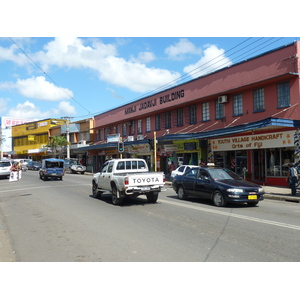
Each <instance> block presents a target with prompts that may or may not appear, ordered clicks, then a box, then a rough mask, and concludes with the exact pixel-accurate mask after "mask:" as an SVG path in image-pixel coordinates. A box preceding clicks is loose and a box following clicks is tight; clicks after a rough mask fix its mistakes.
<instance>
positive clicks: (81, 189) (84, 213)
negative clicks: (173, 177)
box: [0, 171, 300, 262]
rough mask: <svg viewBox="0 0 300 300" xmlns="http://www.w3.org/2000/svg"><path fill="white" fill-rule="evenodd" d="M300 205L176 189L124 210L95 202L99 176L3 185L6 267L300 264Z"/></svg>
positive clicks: (106, 198)
mask: <svg viewBox="0 0 300 300" xmlns="http://www.w3.org/2000/svg"><path fill="white" fill-rule="evenodd" d="M299 216H300V207H299V204H298V203H289V202H281V201H272V200H265V201H263V202H262V203H260V205H259V206H258V207H248V206H247V205H230V206H228V207H224V208H217V207H214V206H213V205H212V204H211V203H210V202H208V201H199V200H197V199H189V200H188V201H181V200H179V199H178V198H177V196H176V194H175V193H174V192H173V190H172V189H171V188H170V189H169V190H168V191H167V192H164V193H161V194H160V197H159V200H158V202H157V203H156V204H148V203H147V201H146V198H145V197H140V198H138V199H130V200H129V201H127V202H126V203H125V205H123V206H122V207H119V206H114V205H112V204H111V202H110V195H108V194H107V195H103V197H102V199H101V200H99V199H94V198H92V197H91V177H90V176H86V175H80V174H66V176H65V177H64V180H63V181H54V180H50V181H45V182H44V181H42V180H40V179H39V178H38V173H37V172H35V171H27V172H25V173H23V178H22V180H20V181H18V182H13V183H9V182H8V180H7V179H3V180H0V226H1V227H0V238H1V241H2V242H1V243H2V244H0V246H1V249H2V256H3V255H4V254H3V253H6V255H4V257H0V260H2V261H22V262H25V261H26V262H49V261H52V262H53V261H55V262H61V261H63V262H67V261H72V262H79V261H87V262H94V261H104V262H120V261H124V262H135V261H140V262H151V261H152V262H153V261H159V262H167V261H175V262H181V261H183V262H206V261H207V262H225V261H230V262H241V261H275V262H276V261H300V252H299V249H300V218H299Z"/></svg>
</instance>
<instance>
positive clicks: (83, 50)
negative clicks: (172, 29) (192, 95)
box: [0, 37, 295, 120]
mask: <svg viewBox="0 0 300 300" xmlns="http://www.w3.org/2000/svg"><path fill="white" fill-rule="evenodd" d="M294 40H295V38H292V37H290V38H280V37H275V38H267V37H265V38H262V37H256V38H249V37H244V38H242V37H241V38H237V37H232V38H228V37H220V38H218V37H203V38H190V37H166V38H163V37H157V38H153V37H120V38H109V37H104V38H103V37H97V38H43V37H40V38H32V37H22V38H15V37H12V38H8V37H6V38H0V70H1V72H0V114H1V115H2V116H9V117H17V118H27V119H28V118H29V119H31V118H34V119H37V118H38V119H44V118H48V117H55V118H60V117H62V116H69V117H73V118H74V120H76V119H81V118H86V117H92V116H94V115H95V114H98V113H100V112H104V111H106V110H109V109H111V108H114V107H118V106H120V105H123V104H126V103H128V102H131V101H133V100H136V99H139V98H141V97H143V96H145V95H148V94H152V93H155V91H157V89H161V88H163V89H164V88H166V86H169V84H171V85H172V84H173V85H174V84H175V85H176V84H179V83H182V82H184V81H187V80H191V79H193V78H196V77H198V76H201V75H204V74H206V73H209V72H212V71H214V70H217V69H219V68H223V67H227V66H230V65H231V64H234V63H237V62H239V61H242V60H244V59H247V58H250V57H253V56H255V55H258V54H260V53H263V52H266V51H268V50H271V49H274V48H276V47H279V46H282V45H285V44H287V43H290V42H293V41H294Z"/></svg>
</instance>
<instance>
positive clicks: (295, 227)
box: [159, 199, 300, 231]
mask: <svg viewBox="0 0 300 300" xmlns="http://www.w3.org/2000/svg"><path fill="white" fill-rule="evenodd" d="M159 201H160V202H163V203H167V204H171V205H176V206H181V207H186V208H190V209H195V210H200V211H205V212H209V213H212V214H218V215H223V216H230V217H232V218H237V219H243V220H247V221H252V222H257V223H263V224H269V225H273V226H279V227H285V228H289V229H295V230H299V231H300V226H297V225H292V224H287V223H280V222H274V221H269V220H264V219H259V218H254V217H247V216H243V215H238V214H233V213H228V212H224V211H218V210H215V209H209V208H204V207H199V206H195V205H191V204H186V203H179V202H173V201H169V200H161V199H160V200H159Z"/></svg>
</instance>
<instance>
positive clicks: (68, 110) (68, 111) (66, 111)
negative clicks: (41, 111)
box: [53, 101, 76, 116]
mask: <svg viewBox="0 0 300 300" xmlns="http://www.w3.org/2000/svg"><path fill="white" fill-rule="evenodd" d="M55 111H56V113H55V115H57V116H58V115H61V116H64V115H67V116H75V115H76V109H75V107H74V106H72V105H71V104H70V102H68V101H61V102H60V103H59V104H58V109H55V110H53V112H55Z"/></svg>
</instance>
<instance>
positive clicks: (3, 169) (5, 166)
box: [0, 160, 12, 178]
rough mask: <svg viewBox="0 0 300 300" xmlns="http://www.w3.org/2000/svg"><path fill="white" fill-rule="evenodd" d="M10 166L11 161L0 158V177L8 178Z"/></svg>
mask: <svg viewBox="0 0 300 300" xmlns="http://www.w3.org/2000/svg"><path fill="white" fill-rule="evenodd" d="M11 166H12V162H11V161H10V160H1V161H0V177H7V178H9V176H10V168H11Z"/></svg>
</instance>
